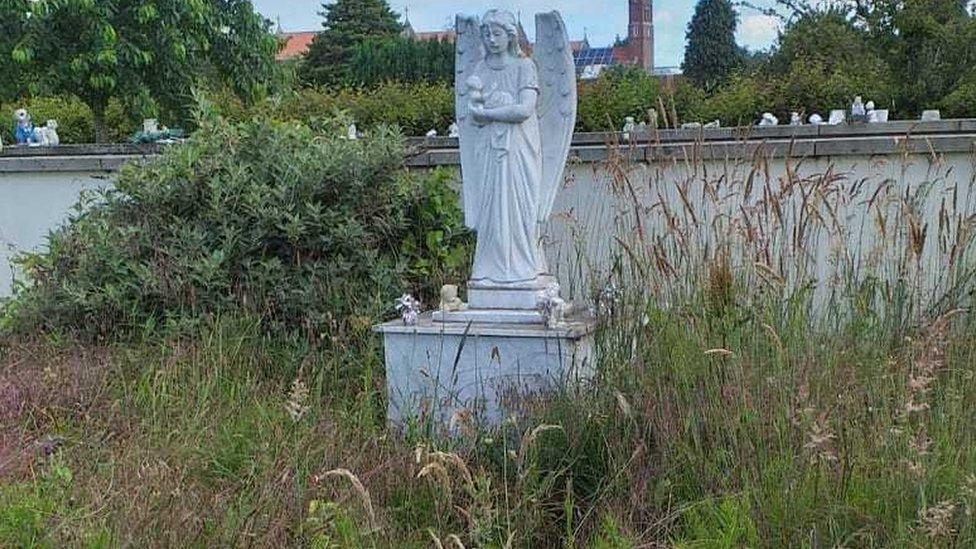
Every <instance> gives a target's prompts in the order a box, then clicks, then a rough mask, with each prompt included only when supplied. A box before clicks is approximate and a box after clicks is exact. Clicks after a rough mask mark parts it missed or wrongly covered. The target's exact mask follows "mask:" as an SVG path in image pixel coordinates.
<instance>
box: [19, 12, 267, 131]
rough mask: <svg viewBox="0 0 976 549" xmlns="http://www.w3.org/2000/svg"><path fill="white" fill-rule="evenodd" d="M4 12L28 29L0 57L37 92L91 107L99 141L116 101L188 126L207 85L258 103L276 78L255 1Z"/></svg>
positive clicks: (138, 110) (264, 25)
mask: <svg viewBox="0 0 976 549" xmlns="http://www.w3.org/2000/svg"><path fill="white" fill-rule="evenodd" d="M24 4H26V6H25V5H24ZM4 7H5V8H6V9H5V10H4V11H5V13H2V14H0V16H2V17H3V18H4V19H7V18H8V17H13V18H16V17H22V18H24V22H23V24H22V26H21V28H20V32H21V34H20V35H18V36H17V39H16V42H15V44H14V46H13V48H12V50H11V51H8V52H0V57H2V54H4V53H5V54H6V55H9V56H11V57H12V58H13V59H14V60H15V61H16V62H18V63H19V65H20V67H21V69H22V70H24V71H26V72H28V73H29V75H30V79H31V80H30V81H31V91H32V92H35V93H36V92H39V91H42V92H51V93H70V94H74V95H76V96H77V97H79V98H80V99H81V100H82V101H84V102H85V103H86V104H87V105H88V106H89V107H90V108H91V110H92V112H93V114H94V117H95V127H96V136H97V138H98V139H99V140H100V141H101V140H103V139H104V137H105V131H104V115H105V110H106V108H107V107H108V104H109V101H110V100H112V99H113V98H118V99H121V100H123V101H124V102H125V103H126V105H127V106H128V107H129V108H130V109H132V110H134V111H136V112H139V113H143V114H158V113H159V112H160V111H162V112H168V113H172V114H173V115H174V116H178V117H180V118H182V116H185V115H186V114H187V113H188V107H189V106H190V105H192V93H191V92H192V89H193V88H194V87H195V86H196V85H197V84H199V83H201V82H202V81H204V80H206V81H213V80H215V79H216V80H218V81H220V82H221V83H223V84H225V85H228V86H229V87H231V88H232V89H233V90H235V91H236V92H237V93H238V94H239V95H240V96H241V97H243V98H245V99H253V98H255V97H258V96H260V95H262V94H263V93H264V92H266V91H267V89H268V87H269V85H270V83H271V82H273V75H274V73H275V71H276V65H275V62H274V54H275V52H276V48H277V43H276V41H275V38H274V36H273V35H272V34H271V32H270V22H269V21H267V20H265V19H264V18H262V17H261V16H259V15H258V14H256V13H255V12H254V9H253V6H252V5H251V3H250V2H249V1H248V0H155V1H153V2H146V1H144V0H98V1H94V0H37V1H29V2H21V1H16V2H12V3H8V4H6V5H5V6H4ZM24 8H26V9H24ZM18 10H24V11H23V12H22V13H19V12H18Z"/></svg>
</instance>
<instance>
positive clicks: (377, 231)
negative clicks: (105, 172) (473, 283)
mask: <svg viewBox="0 0 976 549" xmlns="http://www.w3.org/2000/svg"><path fill="white" fill-rule="evenodd" d="M337 130H338V128H330V129H328V130H326V129H325V126H324V125H323V129H322V130H321V131H316V130H312V129H310V128H309V127H308V126H306V125H303V124H296V123H281V122H272V121H269V120H267V119H265V118H259V119H254V120H251V121H248V122H243V123H238V124H231V123H227V122H225V121H223V120H220V119H215V120H213V121H210V122H205V123H204V124H203V126H202V129H201V130H199V131H198V132H197V133H195V134H194V136H193V137H194V138H193V139H192V140H191V141H190V142H189V143H188V144H187V145H185V146H182V147H177V148H172V149H168V150H167V151H166V152H165V154H164V155H163V156H161V157H160V158H159V159H157V160H154V161H153V162H151V163H149V164H147V165H145V166H135V165H131V166H128V167H126V168H125V169H124V170H123V171H122V172H121V174H120V176H119V177H118V180H117V181H116V185H115V189H114V190H108V191H104V192H101V193H99V194H98V195H96V196H94V197H91V199H90V200H88V201H87V202H85V203H84V204H83V205H82V206H81V207H80V208H79V211H80V212H81V213H80V214H78V215H76V216H74V217H73V218H72V219H71V220H70V222H69V223H68V224H66V225H65V226H64V228H62V229H60V230H58V231H57V232H55V233H53V234H52V235H51V237H50V241H49V243H50V244H49V247H48V251H46V252H43V253H40V254H37V255H27V256H25V257H23V258H21V263H22V267H23V272H25V273H26V276H27V284H26V285H24V286H23V287H22V288H21V289H20V290H19V292H18V294H17V296H16V298H15V299H14V301H12V302H11V303H10V304H9V307H8V320H9V321H10V323H11V325H12V326H14V327H16V328H21V329H25V330H37V329H42V330H53V331H69V332H75V333H80V335H83V336H103V335H108V334H113V335H119V334H125V333H130V330H132V329H138V328H141V327H144V326H146V325H157V324H161V323H168V322H183V321H187V320H190V321H193V320H195V319H200V318H203V317H208V316H214V315H220V314H223V313H234V314H246V315H251V316H255V317H257V318H260V319H261V321H262V323H263V326H264V327H265V328H266V329H267V330H269V331H276V332H279V331H300V332H302V333H303V334H307V335H308V336H309V337H314V338H316V340H318V338H319V336H322V337H326V336H328V337H330V338H333V339H335V338H340V337H341V335H342V334H347V333H349V331H350V330H356V329H362V328H363V326H366V327H368V326H369V323H370V322H372V321H375V320H377V319H378V318H379V317H380V316H382V315H383V314H384V313H385V312H387V311H389V310H391V309H392V303H393V299H394V298H395V297H397V296H398V295H399V294H400V293H401V292H403V291H413V292H418V291H419V292H420V293H421V294H423V295H426V296H433V295H434V294H435V293H436V290H437V289H438V288H439V284H440V283H442V282H444V281H447V280H450V281H453V282H458V281H461V280H464V279H465V273H464V269H466V266H467V265H468V253H469V249H470V246H469V238H468V236H467V233H466V232H465V231H464V230H463V227H462V223H461V213H460V208H459V207H458V204H457V198H456V196H455V193H454V191H453V190H452V189H451V188H450V187H449V185H448V181H447V180H448V177H447V176H446V175H445V174H440V173H434V174H433V175H412V174H409V173H407V172H405V171H404V170H403V168H402V163H403V154H404V152H403V148H402V144H401V138H400V137H399V135H398V134H395V133H393V132H390V131H386V130H383V129H377V130H376V131H374V132H373V134H372V135H371V137H369V138H367V139H362V140H355V141H350V140H345V139H341V138H339V137H337V135H338V133H339V132H338V131H337ZM364 319H365V320H364Z"/></svg>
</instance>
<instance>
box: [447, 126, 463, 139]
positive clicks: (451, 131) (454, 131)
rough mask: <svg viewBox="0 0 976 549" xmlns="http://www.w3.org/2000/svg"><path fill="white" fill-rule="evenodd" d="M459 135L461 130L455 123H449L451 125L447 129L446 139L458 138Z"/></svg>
mask: <svg viewBox="0 0 976 549" xmlns="http://www.w3.org/2000/svg"><path fill="white" fill-rule="evenodd" d="M460 135H461V129H460V128H458V125H457V122H451V125H450V126H448V127H447V136H448V137H455V138H456V137H459V136H460Z"/></svg>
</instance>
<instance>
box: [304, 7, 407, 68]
mask: <svg viewBox="0 0 976 549" xmlns="http://www.w3.org/2000/svg"><path fill="white" fill-rule="evenodd" d="M319 15H321V16H322V17H323V18H324V19H325V20H324V21H323V22H322V28H323V31H322V32H321V33H319V34H318V35H317V36H316V37H315V40H313V41H312V44H311V45H310V46H309V50H308V54H306V56H305V60H304V62H303V63H302V67H301V70H300V75H301V78H302V81H304V82H305V83H306V84H315V85H325V84H337V83H343V82H347V81H348V80H349V79H350V78H351V75H352V70H351V66H350V63H351V61H352V58H353V55H354V52H355V48H356V46H357V45H359V44H362V43H363V42H365V41H367V40H369V39H376V38H390V37H394V36H397V35H398V34H399V33H400V31H401V30H402V26H401V25H400V23H399V21H398V20H399V16H398V15H397V14H396V13H394V12H393V11H392V10H391V9H390V6H389V4H387V3H386V0H337V1H336V2H335V3H334V4H322V11H321V12H320V14H319Z"/></svg>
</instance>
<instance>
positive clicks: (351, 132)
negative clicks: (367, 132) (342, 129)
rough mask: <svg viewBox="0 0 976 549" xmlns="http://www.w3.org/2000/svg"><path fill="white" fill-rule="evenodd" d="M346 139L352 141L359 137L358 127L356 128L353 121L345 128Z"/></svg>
mask: <svg viewBox="0 0 976 549" xmlns="http://www.w3.org/2000/svg"><path fill="white" fill-rule="evenodd" d="M346 139H349V140H353V141H355V140H356V139H359V129H357V128H356V123H355V122H353V123H352V124H349V127H348V128H346Z"/></svg>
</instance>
